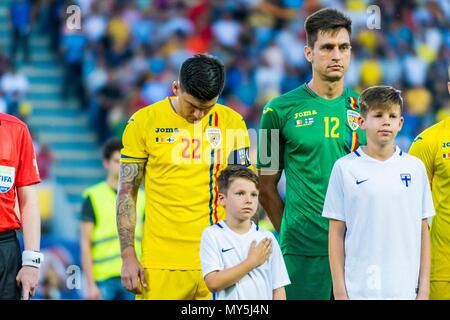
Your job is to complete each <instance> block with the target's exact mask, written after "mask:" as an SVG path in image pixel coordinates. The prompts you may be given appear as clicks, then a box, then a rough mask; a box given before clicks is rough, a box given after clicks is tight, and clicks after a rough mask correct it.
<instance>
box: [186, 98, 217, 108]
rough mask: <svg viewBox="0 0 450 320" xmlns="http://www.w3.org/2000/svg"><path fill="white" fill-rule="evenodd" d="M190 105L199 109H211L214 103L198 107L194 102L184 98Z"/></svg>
mask: <svg viewBox="0 0 450 320" xmlns="http://www.w3.org/2000/svg"><path fill="white" fill-rule="evenodd" d="M186 101H187V102H188V103H189V104H190V105H191V106H193V107H194V108H195V109H201V110H207V109H211V108H212V107H214V106H215V103H213V104H212V105H210V106H208V107H205V108H199V107H198V106H196V105H195V104H193V103H192V102H190V101H189V100H186Z"/></svg>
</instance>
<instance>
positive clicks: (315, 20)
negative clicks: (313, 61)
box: [305, 8, 352, 48]
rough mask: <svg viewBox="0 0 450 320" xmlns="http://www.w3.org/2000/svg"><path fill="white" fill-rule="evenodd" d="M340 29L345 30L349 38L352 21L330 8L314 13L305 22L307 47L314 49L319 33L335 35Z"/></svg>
mask: <svg viewBox="0 0 450 320" xmlns="http://www.w3.org/2000/svg"><path fill="white" fill-rule="evenodd" d="M341 28H344V29H345V30H347V31H348V35H349V36H350V35H351V34H352V20H351V19H350V18H349V17H347V16H346V15H345V14H343V13H342V12H340V11H338V10H336V9H332V8H325V9H321V10H319V11H316V12H314V13H313V14H312V15H310V16H308V17H307V18H306V20H305V30H306V41H307V43H308V47H310V48H313V47H314V43H315V42H316V41H317V38H318V34H319V32H332V33H336V32H338V31H339V30H340V29H341Z"/></svg>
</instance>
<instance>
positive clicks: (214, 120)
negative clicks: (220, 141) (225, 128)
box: [208, 112, 219, 127]
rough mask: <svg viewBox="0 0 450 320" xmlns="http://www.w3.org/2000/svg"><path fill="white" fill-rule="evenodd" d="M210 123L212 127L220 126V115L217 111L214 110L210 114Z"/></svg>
mask: <svg viewBox="0 0 450 320" xmlns="http://www.w3.org/2000/svg"><path fill="white" fill-rule="evenodd" d="M208 125H209V126H210V127H218V126H219V115H218V114H217V112H213V113H211V114H210V115H209V120H208Z"/></svg>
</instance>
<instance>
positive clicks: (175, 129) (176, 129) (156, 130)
mask: <svg viewBox="0 0 450 320" xmlns="http://www.w3.org/2000/svg"><path fill="white" fill-rule="evenodd" d="M155 132H156V133H161V132H165V133H172V132H178V128H156V129H155Z"/></svg>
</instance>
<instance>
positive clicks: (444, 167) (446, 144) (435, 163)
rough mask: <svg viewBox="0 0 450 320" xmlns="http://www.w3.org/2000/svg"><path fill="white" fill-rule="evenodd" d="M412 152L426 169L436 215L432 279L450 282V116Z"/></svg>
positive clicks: (420, 138) (417, 142)
mask: <svg viewBox="0 0 450 320" xmlns="http://www.w3.org/2000/svg"><path fill="white" fill-rule="evenodd" d="M409 153H410V154H412V155H414V156H416V157H418V158H420V159H421V160H422V161H423V163H424V164H425V167H426V168H427V173H428V178H429V180H430V184H431V191H432V193H433V202H434V206H435V208H436V215H435V216H434V217H433V222H432V224H431V233H430V234H431V280H432V281H450V117H449V118H447V119H444V120H443V121H441V122H439V123H437V124H435V125H434V126H432V127H430V128H428V129H426V130H425V131H424V132H422V133H421V134H420V135H419V136H417V137H416V139H415V140H414V142H413V144H412V146H411V149H410V150H409Z"/></svg>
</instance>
